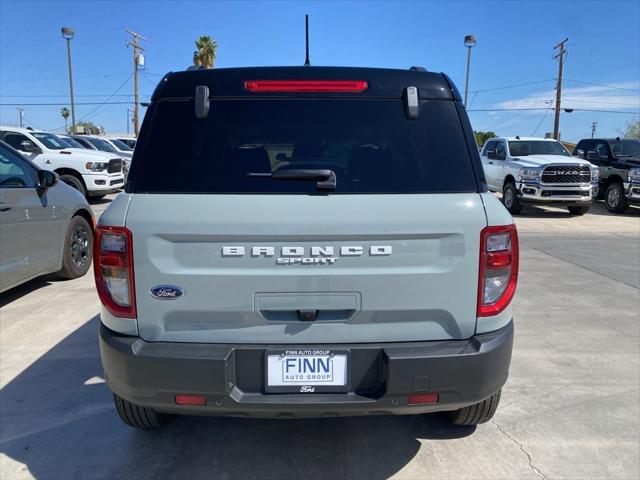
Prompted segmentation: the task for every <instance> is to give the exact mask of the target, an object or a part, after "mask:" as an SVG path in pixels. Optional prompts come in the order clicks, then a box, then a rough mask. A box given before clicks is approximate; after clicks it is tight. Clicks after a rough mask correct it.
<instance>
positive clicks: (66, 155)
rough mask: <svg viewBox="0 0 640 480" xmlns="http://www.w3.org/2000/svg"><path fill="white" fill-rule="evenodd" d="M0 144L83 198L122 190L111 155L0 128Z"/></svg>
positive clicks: (116, 160)
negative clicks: (3, 143)
mask: <svg viewBox="0 0 640 480" xmlns="http://www.w3.org/2000/svg"><path fill="white" fill-rule="evenodd" d="M0 140H4V141H5V142H6V143H8V144H9V145H10V146H11V147H13V148H15V149H16V150H18V151H19V152H20V153H21V154H22V155H23V156H25V157H26V158H27V159H29V160H31V161H32V162H33V163H35V164H36V165H38V167H40V168H44V169H46V170H51V171H53V172H56V173H57V174H58V175H59V176H60V180H62V181H63V182H64V183H66V184H68V185H71V186H72V187H73V188H75V189H76V190H78V191H79V192H80V193H82V195H84V196H85V197H96V198H100V197H104V196H105V195H107V194H109V193H113V192H116V191H117V190H118V189H120V188H122V187H123V186H124V175H123V173H122V163H123V160H122V159H121V158H117V157H115V156H113V155H108V154H105V153H103V152H92V151H88V150H83V149H79V148H70V147H68V146H67V143H66V142H65V141H64V140H62V139H61V138H59V137H58V136H57V135H55V134H53V133H49V132H43V131H37V130H28V129H26V128H18V127H4V126H0Z"/></svg>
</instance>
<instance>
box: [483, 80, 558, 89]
mask: <svg viewBox="0 0 640 480" xmlns="http://www.w3.org/2000/svg"><path fill="white" fill-rule="evenodd" d="M551 80H555V78H547V79H546V80H538V81H536V82H527V83H518V84H515V85H506V86H504V87H495V88H485V89H483V90H474V91H472V92H471V93H484V92H495V91H497V90H507V89H509V88H516V87H525V86H527V85H538V84H540V83H545V82H550V81H551Z"/></svg>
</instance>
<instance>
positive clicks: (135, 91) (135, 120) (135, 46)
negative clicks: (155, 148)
mask: <svg viewBox="0 0 640 480" xmlns="http://www.w3.org/2000/svg"><path fill="white" fill-rule="evenodd" d="M127 33H128V34H129V35H131V36H132V37H133V39H132V40H127V46H129V45H131V46H132V47H133V101H134V102H135V103H134V105H133V133H134V134H135V136H136V137H137V136H138V119H139V114H138V108H139V106H138V58H139V55H140V51H144V48H143V47H141V46H140V45H138V39H140V40H146V38H144V37H143V36H142V35H140V34H139V33H136V32H134V31H133V30H130V29H128V28H127ZM127 125H128V123H127Z"/></svg>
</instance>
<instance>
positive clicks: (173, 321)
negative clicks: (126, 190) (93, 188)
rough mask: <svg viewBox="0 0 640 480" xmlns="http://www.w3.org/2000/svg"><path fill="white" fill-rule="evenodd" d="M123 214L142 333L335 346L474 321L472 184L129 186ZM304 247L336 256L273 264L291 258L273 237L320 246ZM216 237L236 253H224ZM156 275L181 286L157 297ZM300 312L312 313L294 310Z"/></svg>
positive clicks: (430, 336) (458, 332) (476, 215)
mask: <svg viewBox="0 0 640 480" xmlns="http://www.w3.org/2000/svg"><path fill="white" fill-rule="evenodd" d="M126 225H127V227H128V228H130V230H131V231H132V234H133V255H134V259H135V288H136V302H137V311H138V319H137V321H138V329H139V333H140V336H141V337H142V338H143V339H145V340H148V341H175V342H201V343H264V344H291V343H296V344H325V343H331V344H336V343H358V342H378V341H385V342H394V341H397V342H399V341H423V340H445V339H463V338H468V337H470V336H472V335H473V334H474V331H475V326H476V302H477V282H478V261H479V259H478V255H479V238H480V231H481V230H482V228H484V227H485V226H486V217H485V213H484V209H483V206H482V202H481V200H480V196H479V195H478V194H477V193H459V194H404V195H384V194H382V195H380V194H378V195H375V194H366V195H293V196H284V195H197V194H152V195H151V194H134V195H132V198H131V202H130V207H129V211H128V213H127V219H126ZM314 246H315V247H320V248H321V249H323V252H327V251H330V249H328V247H333V250H334V254H333V255H330V256H329V257H330V258H336V259H337V260H335V262H333V263H330V262H327V263H319V264H315V263H313V264H303V263H302V261H301V262H300V263H293V264H278V263H277V262H278V258H296V256H295V255H294V256H286V255H282V254H281V248H282V247H289V252H285V253H290V254H291V253H294V254H297V252H298V251H299V249H300V247H303V252H304V253H303V254H302V257H297V258H322V257H324V256H325V255H323V254H322V253H320V254H318V252H317V248H316V255H315V256H312V254H311V247H314ZM223 247H244V251H245V253H244V255H242V256H239V255H237V253H238V252H240V251H241V250H240V249H237V248H236V249H230V250H228V252H233V253H235V254H234V255H223ZM252 247H273V252H274V255H273V256H270V255H265V253H268V252H269V250H268V249H266V250H265V249H264V248H262V249H261V250H259V252H260V253H259V254H258V255H252ZM292 247H296V248H293V250H292V249H291V248H292ZM342 247H361V248H362V255H357V253H358V252H359V249H358V248H355V250H354V249H353V248H347V250H346V251H345V252H344V253H352V255H341V254H340V253H341V248H342ZM371 247H374V249H373V251H374V252H375V253H378V255H370V252H371V251H372V250H371ZM389 247H390V248H389ZM353 253H356V254H353ZM389 253H390V254H389ZM285 261H286V262H288V261H289V260H285ZM311 261H313V260H311ZM158 285H172V286H177V287H180V288H181V289H183V291H184V295H182V296H180V297H178V298H175V299H172V300H164V299H158V298H154V297H153V296H152V295H151V293H150V290H151V289H152V288H154V287H156V286H158ZM299 310H312V311H313V310H317V316H316V318H315V320H313V321H304V320H301V319H300V318H299V315H298V311H299Z"/></svg>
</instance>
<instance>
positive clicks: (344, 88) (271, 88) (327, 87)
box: [244, 80, 369, 93]
mask: <svg viewBox="0 0 640 480" xmlns="http://www.w3.org/2000/svg"><path fill="white" fill-rule="evenodd" d="M368 87H369V84H368V83H367V82H365V81H364V80H247V81H246V82H244V88H246V89H247V90H249V91H250V92H352V93H359V92H364V91H365V90H366V89H367V88H368Z"/></svg>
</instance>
